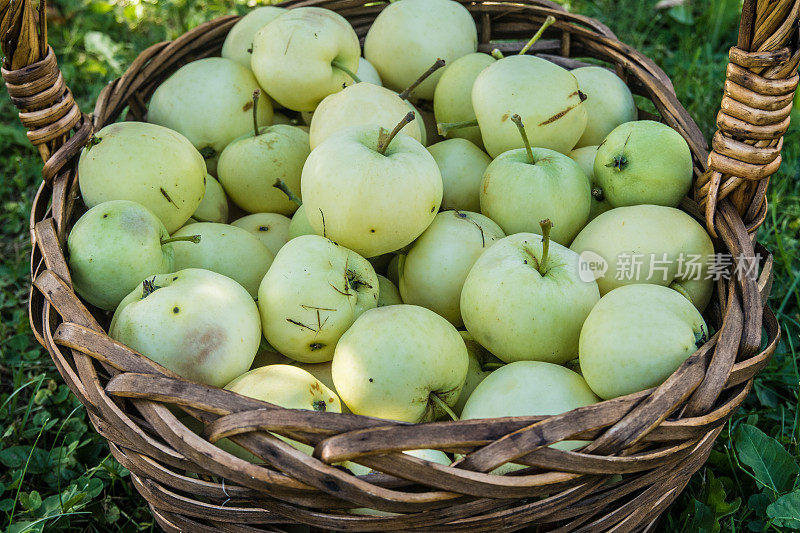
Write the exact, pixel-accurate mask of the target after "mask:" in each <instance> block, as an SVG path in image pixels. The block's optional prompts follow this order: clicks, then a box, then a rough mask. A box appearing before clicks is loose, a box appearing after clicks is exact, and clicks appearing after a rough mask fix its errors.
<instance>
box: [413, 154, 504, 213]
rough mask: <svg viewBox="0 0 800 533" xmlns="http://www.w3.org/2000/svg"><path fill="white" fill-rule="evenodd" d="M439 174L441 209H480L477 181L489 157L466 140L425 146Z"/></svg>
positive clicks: (489, 159)
mask: <svg viewBox="0 0 800 533" xmlns="http://www.w3.org/2000/svg"><path fill="white" fill-rule="evenodd" d="M428 151H429V152H430V153H431V155H432V156H433V159H435V160H436V164H437V165H439V171H440V172H441V173H442V186H443V187H444V189H443V190H444V192H443V193H442V209H443V210H444V209H460V210H462V211H476V212H477V211H480V210H481V192H480V191H481V182H482V181H483V174H484V172H486V168H487V167H488V166H489V163H491V162H492V158H491V157H489V156H488V155H486V153H485V152H484V151H483V150H481V149H480V148H478V147H477V146H475V145H474V144H472V143H471V142H470V141H468V140H466V139H448V140H446V141H442V142H439V143H436V144H434V145H433V146H429V147H428Z"/></svg>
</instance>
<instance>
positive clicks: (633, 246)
mask: <svg viewBox="0 0 800 533" xmlns="http://www.w3.org/2000/svg"><path fill="white" fill-rule="evenodd" d="M571 248H572V250H574V251H575V252H576V253H578V254H580V255H581V259H582V261H581V268H582V269H585V270H586V272H584V274H585V275H586V274H588V276H589V277H595V278H596V279H597V284H598V286H599V287H600V294H606V293H608V292H609V291H612V290H613V289H616V288H617V287H621V286H623V285H632V284H638V283H651V284H656V285H664V286H665V287H672V288H673V289H675V290H677V291H679V292H681V293H682V294H684V295H685V296H687V297H688V298H689V299H690V300H691V301H692V302H693V303H694V305H695V307H697V308H698V309H699V310H700V311H702V310H703V309H705V307H706V305H707V304H708V302H709V300H710V299H711V291H712V290H713V288H714V281H713V280H712V279H711V277H710V276H709V275H708V274H709V268H710V267H711V266H712V265H713V263H714V260H715V256H714V244H713V243H712V242H711V238H710V237H709V236H708V233H706V230H705V229H704V228H703V226H701V225H700V224H699V223H698V222H697V221H696V220H695V219H693V218H692V217H691V216H689V215H687V214H686V213H684V212H683V211H680V210H678V209H674V208H672V207H663V206H659V205H637V206H631V207H618V208H616V209H612V210H611V211H607V212H605V213H603V214H602V215H600V216H598V217H597V218H595V219H594V220H592V221H591V222H589V224H587V225H586V227H585V228H584V229H583V231H581V232H580V234H578V236H577V237H576V238H575V240H574V241H573V242H572V246H571Z"/></svg>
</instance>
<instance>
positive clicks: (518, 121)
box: [511, 114, 536, 165]
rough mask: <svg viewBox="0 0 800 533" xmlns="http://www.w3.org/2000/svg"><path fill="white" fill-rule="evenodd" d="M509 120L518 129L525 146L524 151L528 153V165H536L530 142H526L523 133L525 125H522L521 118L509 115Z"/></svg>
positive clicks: (526, 137)
mask: <svg viewBox="0 0 800 533" xmlns="http://www.w3.org/2000/svg"><path fill="white" fill-rule="evenodd" d="M511 120H513V121H514V124H516V125H517V128H518V129H519V134H520V135H521V136H522V142H523V143H524V144H525V151H527V152H528V163H530V164H531V165H535V164H536V160H535V159H534V158H533V150H531V142H530V141H529V140H528V134H527V132H526V131H525V124H523V123H522V117H521V116H519V115H516V114H514V115H511Z"/></svg>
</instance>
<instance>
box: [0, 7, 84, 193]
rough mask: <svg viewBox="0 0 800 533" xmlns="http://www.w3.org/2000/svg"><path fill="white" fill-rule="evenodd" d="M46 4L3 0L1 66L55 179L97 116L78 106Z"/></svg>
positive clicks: (47, 172) (25, 123)
mask: <svg viewBox="0 0 800 533" xmlns="http://www.w3.org/2000/svg"><path fill="white" fill-rule="evenodd" d="M46 10H47V3H46V0H40V3H39V8H38V10H37V9H35V8H34V7H33V2H32V0H0V48H2V52H3V56H4V57H5V60H4V61H3V66H2V70H1V72H2V75H3V79H4V80H5V84H6V89H7V90H8V94H9V96H10V97H11V101H12V103H13V104H14V105H15V106H16V107H17V109H19V119H20V122H22V125H23V126H25V127H26V128H28V134H27V135H28V140H29V141H30V142H31V144H33V145H34V146H35V147H36V148H37V149H38V150H39V155H40V156H41V157H42V160H43V161H44V162H45V164H44V168H43V169H42V177H43V178H44V180H45V181H46V182H48V183H50V182H51V181H52V180H53V178H55V176H56V175H57V174H58V173H59V172H60V171H61V169H63V168H64V167H65V166H66V165H67V164H68V163H69V162H70V161H71V160H72V158H73V157H75V156H76V155H77V154H78V153H79V152H80V150H81V148H82V147H83V146H84V144H86V141H88V140H89V138H90V137H91V135H92V121H91V120H90V119H89V117H88V116H87V115H85V114H83V113H81V111H80V109H79V108H78V104H77V103H76V102H75V99H74V98H73V97H72V92H71V91H70V90H69V88H68V87H67V85H66V84H65V83H64V78H63V76H62V75H61V70H60V69H59V68H58V62H57V61H56V56H55V52H54V51H53V49H52V48H51V47H50V46H48V44H47V17H46Z"/></svg>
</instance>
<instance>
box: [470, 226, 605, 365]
mask: <svg viewBox="0 0 800 533" xmlns="http://www.w3.org/2000/svg"><path fill="white" fill-rule="evenodd" d="M542 232H543V233H544V236H540V235H536V234H533V233H517V234H516V235H510V236H508V237H506V238H504V239H501V240H499V241H498V242H496V243H495V244H494V245H493V246H492V247H491V248H489V249H488V250H486V252H484V253H483V254H482V255H481V256H480V257H479V258H478V260H477V261H476V262H475V265H474V266H473V267H472V270H470V271H469V274H468V275H467V279H466V281H465V282H464V288H463V290H462V292H461V315H462V317H463V318H464V325H466V327H467V331H469V332H470V334H471V335H472V336H473V338H474V339H475V340H476V341H477V342H478V343H480V344H481V345H482V346H484V347H485V348H486V349H487V350H489V351H490V352H491V353H493V354H494V355H496V356H497V357H499V358H500V359H502V360H503V361H505V362H507V363H510V362H513V361H522V360H526V361H545V362H548V363H557V364H561V363H565V362H567V361H569V360H570V359H574V358H575V356H576V355H577V353H578V336H579V335H580V331H581V325H582V324H583V321H584V320H585V319H586V317H587V316H588V314H589V311H590V310H591V309H592V307H593V306H594V304H596V303H597V301H598V300H599V299H600V291H599V290H598V288H597V283H595V281H594V280H593V279H592V280H588V281H584V280H582V279H581V277H580V273H579V270H578V266H579V265H578V259H579V258H578V255H577V254H576V253H575V252H573V251H571V250H570V249H568V248H564V247H563V246H561V245H560V244H558V243H555V242H550V240H549V236H548V235H547V234H548V233H549V223H548V221H544V222H543V226H542Z"/></svg>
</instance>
